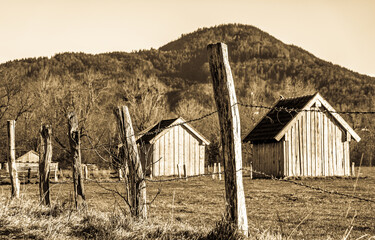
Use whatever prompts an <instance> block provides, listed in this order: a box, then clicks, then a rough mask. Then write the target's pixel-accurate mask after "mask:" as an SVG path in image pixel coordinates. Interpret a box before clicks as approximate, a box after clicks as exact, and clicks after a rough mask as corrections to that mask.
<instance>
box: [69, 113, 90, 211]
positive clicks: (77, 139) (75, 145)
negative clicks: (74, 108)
mask: <svg viewBox="0 0 375 240" xmlns="http://www.w3.org/2000/svg"><path fill="white" fill-rule="evenodd" d="M68 128H69V143H70V154H71V158H72V162H73V185H74V202H75V206H76V208H78V201H79V199H81V200H82V201H84V200H85V199H86V197H85V191H84V187H83V177H82V168H81V136H80V135H81V133H80V130H79V127H78V119H77V116H76V114H75V112H70V113H69V114H68Z"/></svg>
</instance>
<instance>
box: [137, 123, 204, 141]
mask: <svg viewBox="0 0 375 240" xmlns="http://www.w3.org/2000/svg"><path fill="white" fill-rule="evenodd" d="M174 125H181V126H183V127H185V128H187V129H188V130H189V131H190V132H191V133H192V134H193V135H195V136H196V137H197V138H198V139H200V140H201V141H202V142H204V143H205V144H206V145H209V144H210V141H208V140H207V139H206V138H205V137H204V136H203V135H202V134H200V133H199V132H198V131H197V130H196V129H195V128H193V127H192V126H191V125H190V124H188V123H186V121H185V120H184V119H183V118H182V117H179V118H172V119H166V120H161V121H160V122H158V123H156V124H155V125H153V126H151V127H149V128H147V129H145V130H144V131H142V132H141V133H140V137H139V138H138V139H137V142H144V143H151V144H152V143H154V141H155V140H157V139H158V138H159V136H161V135H164V134H165V133H166V132H168V131H169V130H170V129H171V128H172V127H173V126H174Z"/></svg>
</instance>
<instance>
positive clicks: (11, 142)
mask: <svg viewBox="0 0 375 240" xmlns="http://www.w3.org/2000/svg"><path fill="white" fill-rule="evenodd" d="M7 129H8V151H9V152H8V170H9V176H10V184H11V198H19V197H20V181H19V179H18V173H17V166H16V131H15V129H16V121H15V120H8V121H7Z"/></svg>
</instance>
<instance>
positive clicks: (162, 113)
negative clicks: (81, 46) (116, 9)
mask: <svg viewBox="0 0 375 240" xmlns="http://www.w3.org/2000/svg"><path fill="white" fill-rule="evenodd" d="M219 41H220V42H225V43H226V44H227V45H228V50H229V55H230V64H231V68H232V72H233V75H234V80H235V86H236V91H237V95H238V99H239V101H241V102H244V103H252V104H258V105H271V104H272V103H273V102H274V101H275V100H276V99H278V98H279V96H280V95H283V96H285V97H290V96H295V95H305V94H309V93H312V92H315V91H319V92H320V93H321V94H322V95H323V96H324V97H325V98H326V99H327V100H328V101H329V102H330V103H331V104H332V105H333V106H334V107H335V108H336V109H337V110H342V111H346V110H351V111H353V110H357V111H365V110H369V109H373V107H372V106H373V105H374V104H373V103H374V97H373V95H374V93H375V91H374V80H375V78H372V77H369V76H366V75H361V74H359V73H355V72H353V71H350V70H348V69H346V68H343V67H340V66H338V65H334V64H332V63H329V62H326V61H324V60H321V59H319V58H317V57H315V56H314V55H312V54H311V53H309V52H307V51H305V50H303V49H301V48H299V47H296V46H293V45H286V44H284V43H282V42H281V41H279V40H277V39H276V38H274V37H272V36H271V35H269V34H268V33H265V32H263V31H261V30H259V29H258V28H255V27H253V26H249V25H239V24H229V25H220V26H216V27H212V28H204V29H199V30H197V31H195V32H193V33H190V34H183V35H182V36H181V38H179V39H177V40H175V41H172V42H170V43H168V44H166V45H164V46H163V47H161V48H160V49H157V50H156V49H151V50H141V51H138V52H132V53H125V52H112V53H103V54H97V55H92V54H85V53H61V54H57V55H55V56H53V57H51V58H29V59H22V60H16V61H11V62H7V63H4V64H1V65H0V84H1V85H0V87H1V89H0V90H1V92H2V94H1V95H0V97H2V98H1V99H0V101H1V103H0V122H1V124H0V127H1V130H2V132H3V134H2V136H3V137H2V138H1V139H0V143H1V144H2V146H6V134H5V131H6V127H5V120H6V119H17V141H18V142H17V144H18V146H19V147H18V149H20V150H19V151H18V152H17V154H18V155H20V154H22V153H23V152H25V151H27V150H29V149H34V150H37V147H38V130H39V128H40V124H41V122H47V123H50V124H52V127H53V129H54V135H55V136H56V138H57V139H59V141H60V143H61V144H57V143H56V144H57V145H58V146H57V147H56V150H55V151H54V152H55V153H56V154H55V157H54V158H56V159H58V160H59V161H61V162H64V159H66V157H67V155H66V151H65V150H63V146H64V145H65V146H68V141H67V138H66V114H67V112H69V111H72V110H75V111H76V112H77V114H78V115H79V118H80V119H82V121H81V127H82V129H83V131H84V132H85V133H86V135H90V136H91V137H92V142H91V143H89V142H88V140H84V141H85V142H84V144H86V146H87V147H88V145H89V144H98V146H102V145H103V144H102V143H103V142H105V143H107V144H106V145H108V146H109V145H111V144H114V145H115V144H116V141H117V138H116V135H115V132H116V125H115V120H114V119H113V108H114V107H115V106H117V105H119V104H127V105H129V106H130V111H131V114H132V117H133V121H134V125H135V128H136V130H137V131H140V130H142V129H145V128H147V127H148V126H150V125H151V124H154V123H155V122H157V121H158V120H160V119H162V118H167V117H175V116H177V115H181V116H183V117H184V118H185V119H193V118H196V117H199V116H202V115H204V114H206V113H208V112H210V111H213V110H215V104H214V102H213V97H212V86H211V84H210V79H209V78H210V77H209V75H210V74H209V67H208V63H207V56H206V47H207V45H208V44H209V43H216V42H219ZM240 110H241V122H242V125H243V126H242V130H243V133H244V134H246V132H247V131H248V130H249V129H250V128H251V126H252V124H253V123H254V121H256V120H257V118H259V116H261V114H257V109H246V108H241V109H240ZM261 113H262V112H261ZM344 117H345V118H346V120H348V121H349V122H350V124H351V125H352V126H353V127H354V128H356V129H361V128H365V127H366V128H373V127H374V123H373V122H372V117H368V116H363V115H349V116H344ZM207 124H210V125H207ZM194 126H195V127H196V128H197V129H198V130H200V131H201V132H202V133H203V134H204V135H205V136H207V137H208V138H209V139H210V140H211V141H212V142H213V143H214V144H213V146H215V143H217V141H218V129H217V120H216V119H215V118H214V117H210V118H207V119H205V120H203V121H200V122H196V123H194ZM206 126H213V127H212V128H207V127H206ZM366 134H367V133H366ZM362 137H363V136H362ZM369 139H372V138H371V137H370V138H369ZM367 142H369V141H367ZM370 142H371V143H372V142H373V141H372V140H371V141H370ZM365 145H366V144H365V143H363V146H365ZM216 146H217V145H216ZM371 146H372V145H371ZM91 147H92V146H91ZM359 147H361V146H359ZM359 147H358V146H356V149H357V150H358V148H359ZM367 147H368V146H367ZM106 150H108V149H100V151H102V152H103V153H105V152H106ZM357 150H356V151H357ZM358 151H359V150H358ZM0 153H1V154H2V156H3V159H5V156H6V152H5V149H0ZM97 159H98V158H97V157H96V155H95V154H93V153H92V151H91V152H90V151H86V152H84V161H88V162H90V161H92V162H96V161H97Z"/></svg>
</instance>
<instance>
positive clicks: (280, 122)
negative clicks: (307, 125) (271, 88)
mask: <svg viewBox="0 0 375 240" xmlns="http://www.w3.org/2000/svg"><path fill="white" fill-rule="evenodd" d="M317 101H319V102H320V103H321V105H322V106H323V107H324V108H325V109H326V110H328V112H329V114H331V115H332V116H333V117H334V118H335V119H336V121H337V122H338V123H339V124H340V125H341V126H342V127H343V128H344V129H345V130H347V131H348V132H349V133H350V135H351V136H352V137H353V138H354V139H355V140H356V141H360V140H361V138H360V137H359V136H358V134H357V133H356V132H355V131H354V130H353V129H352V128H351V127H350V126H349V124H348V123H347V122H346V121H345V120H344V119H343V118H342V117H341V116H340V115H339V114H338V113H336V111H335V110H334V109H333V107H332V106H331V105H330V104H329V103H328V102H327V101H326V100H325V99H324V98H323V97H322V96H321V95H320V94H319V93H315V94H313V95H307V96H302V97H296V98H288V99H280V100H279V101H278V102H276V104H275V105H274V106H273V107H272V108H271V110H270V111H269V112H268V113H267V114H266V115H265V116H264V117H263V118H262V119H261V120H260V121H259V122H258V123H257V124H256V125H255V127H254V128H253V129H252V130H251V131H250V133H249V134H248V135H247V136H246V137H245V138H244V139H243V141H244V142H249V141H251V142H256V141H275V140H276V141H280V139H281V138H282V137H283V136H284V135H285V132H286V131H287V130H288V129H289V128H290V127H291V126H292V124H293V123H294V120H295V119H297V118H298V116H300V115H301V114H303V113H304V111H303V110H309V109H310V107H311V106H312V105H313V104H315V103H316V102H317ZM283 109H284V110H283ZM285 109H301V110H302V111H288V110H285Z"/></svg>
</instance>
